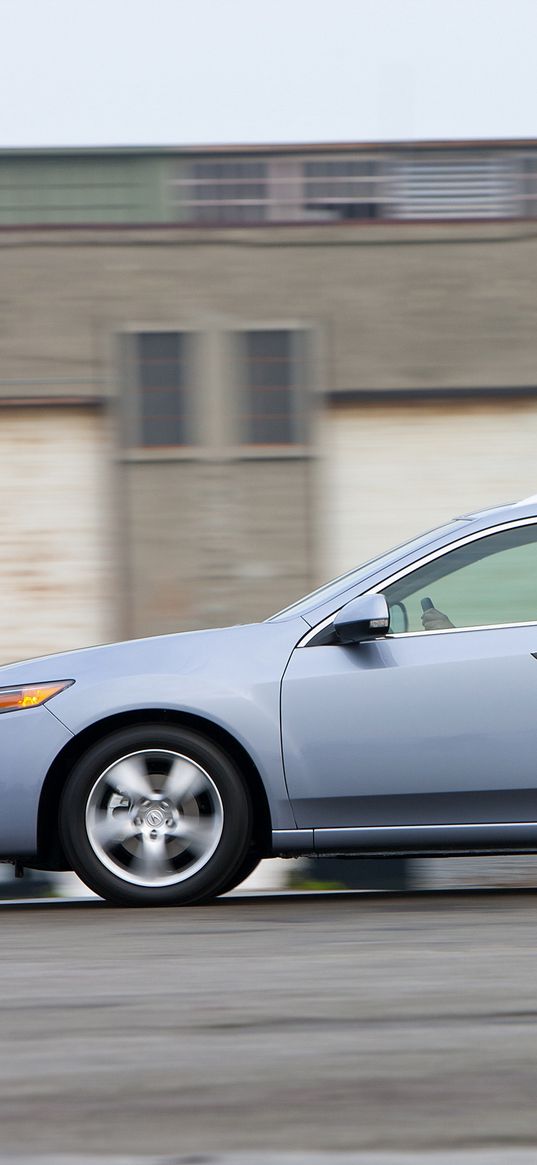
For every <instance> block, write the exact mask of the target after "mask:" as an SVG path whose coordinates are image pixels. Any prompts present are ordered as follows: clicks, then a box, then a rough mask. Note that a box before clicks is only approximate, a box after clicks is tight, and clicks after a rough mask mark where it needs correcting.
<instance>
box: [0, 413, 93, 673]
mask: <svg viewBox="0 0 537 1165" xmlns="http://www.w3.org/2000/svg"><path fill="white" fill-rule="evenodd" d="M107 460H108V454H107V448H106V436H105V430H104V426H103V420H102V417H101V416H100V414H98V413H96V412H94V411H92V410H87V409H83V410H82V409H77V410H69V409H63V408H62V409H49V410H47V409H35V410H29V409H2V410H0V496H1V498H2V523H1V527H2V537H1V552H0V595H1V596H2V601H1V603H0V663H8V662H10V661H12V660H16V659H21V658H30V657H31V656H33V655H41V654H47V653H49V652H53V651H65V650H69V649H70V648H76V647H79V646H82V645H85V644H92V643H98V642H100V641H102V640H105V639H107V638H109V637H110V633H111V629H112V626H113V619H112V618H111V614H112V607H113V594H112V562H111V552H110V540H109V538H108V520H107V508H106V507H107V489H106V479H107V470H106V463H107ZM51 678H52V679H54V678H55V677H54V676H52V677H51Z"/></svg>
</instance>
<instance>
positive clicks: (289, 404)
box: [240, 330, 305, 445]
mask: <svg viewBox="0 0 537 1165" xmlns="http://www.w3.org/2000/svg"><path fill="white" fill-rule="evenodd" d="M302 349H303V334H302V333H300V332H292V331H270V330H263V331H252V332H246V333H245V335H244V368H245V376H244V392H243V406H242V411H241V416H240V425H241V440H242V443H243V444H247V445H294V444H301V443H303V441H304V440H305V435H304V434H305V416H304V399H305V392H304V388H305V386H304V359H303V351H302Z"/></svg>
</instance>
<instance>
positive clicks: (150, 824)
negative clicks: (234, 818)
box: [86, 749, 224, 888]
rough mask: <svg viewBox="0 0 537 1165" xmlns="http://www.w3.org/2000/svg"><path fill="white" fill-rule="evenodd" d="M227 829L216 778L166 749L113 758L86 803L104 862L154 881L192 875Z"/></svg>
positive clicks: (137, 879) (140, 881)
mask: <svg viewBox="0 0 537 1165" xmlns="http://www.w3.org/2000/svg"><path fill="white" fill-rule="evenodd" d="M223 828H224V810H223V806H222V801H221V798H220V794H219V792H218V789H217V787H216V785H215V783H214V781H213V780H212V778H211V777H210V776H209V774H208V773H207V772H206V771H205V769H203V768H202V767H201V765H199V764H198V763H197V761H193V760H192V759H191V758H190V757H187V756H183V755H182V754H181V753H177V752H169V751H167V750H166V749H147V750H144V751H141V752H135V753H130V754H129V755H128V756H123V757H121V758H120V759H119V760H117V761H114V763H113V764H112V765H110V767H109V768H107V769H106V770H105V772H104V773H102V774H101V776H100V777H98V779H97V780H96V782H95V784H94V786H93V788H92V790H91V793H90V795H89V798H88V802H87V806H86V832H87V835H88V840H89V843H90V845H91V847H92V849H93V851H94V853H95V854H96V855H97V857H98V858H99V860H100V861H101V862H102V864H103V865H104V866H106V868H107V869H108V870H110V871H111V873H113V874H115V875H116V877H118V878H121V879H123V881H126V882H131V883H134V884H135V885H138V886H147V887H148V888H149V887H159V886H173V885H175V884H176V883H177V882H183V881H185V879H186V878H191V877H192V876H193V874H196V873H197V872H198V870H201V869H202V868H203V866H205V865H206V864H207V862H208V861H209V859H210V858H211V857H212V855H213V854H214V852H215V850H216V848H217V846H218V843H219V841H220V838H221V836H222V831H223Z"/></svg>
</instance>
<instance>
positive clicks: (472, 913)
mask: <svg viewBox="0 0 537 1165" xmlns="http://www.w3.org/2000/svg"><path fill="white" fill-rule="evenodd" d="M536 920H537V893H536V892H535V891H533V892H528V893H525V892H506V893H494V892H489V893H482V894H477V893H468V892H460V893H457V894H449V895H448V894H445V893H444V894H443V893H436V894H426V895H417V894H416V895H411V894H408V895H400V896H396V895H389V896H388V895H381V894H378V895H373V894H368V895H364V894H354V893H347V894H330V895H324V896H321V895H308V896H303V895H297V894H295V895H289V896H281V897H277V896H273V897H270V896H259V897H252V896H248V897H247V896H243V897H228V898H226V899H222V900H221V901H220V902H218V903H217V904H216V905H214V906H210V907H204V908H191V909H187V910H155V911H138V910H124V911H120V910H116V909H112V908H110V907H107V906H105V905H104V904H102V903H100V902H98V901H88V902H84V903H71V902H69V903H65V904H63V903H54V902H51V903H47V902H44V903H43V904H41V905H35V906H25V905H23V904H17V905H13V906H11V905H3V906H0V934H1V948H0V950H1V955H0V980H1V981H0V1033H1V1036H0V1053H1V1054H0V1150H1V1154H6V1155H7V1159H9V1155H10V1153H15V1152H17V1153H21V1154H23V1153H26V1154H45V1153H46V1154H52V1156H54V1154H57V1153H60V1152H63V1153H76V1154H87V1155H88V1156H89V1155H93V1154H103V1155H106V1154H118V1155H124V1156H127V1155H131V1154H137V1155H140V1156H142V1155H144V1154H145V1155H148V1156H149V1155H150V1156H151V1157H156V1156H158V1155H174V1156H175V1155H177V1156H179V1155H181V1156H186V1155H188V1154H203V1153H207V1154H217V1153H222V1154H228V1153H231V1154H232V1155H233V1152H234V1151H241V1152H242V1153H243V1154H246V1156H245V1157H244V1160H247V1159H248V1154H249V1153H250V1154H251V1155H252V1159H253V1156H254V1153H255V1152H264V1153H266V1152H267V1151H278V1152H280V1153H282V1154H284V1153H289V1152H291V1151H299V1150H300V1151H302V1152H303V1153H305V1154H306V1155H307V1153H308V1152H312V1153H313V1152H314V1151H315V1152H317V1153H323V1152H326V1151H335V1150H341V1151H347V1152H350V1151H354V1152H357V1151H358V1150H363V1151H366V1150H368V1151H371V1150H377V1151H383V1152H386V1153H392V1152H396V1151H398V1152H401V1151H404V1152H412V1151H414V1150H421V1151H423V1152H425V1157H424V1158H423V1159H424V1160H425V1159H427V1154H428V1152H430V1151H432V1150H436V1151H440V1150H443V1151H447V1150H456V1149H457V1150H460V1149H465V1150H468V1149H478V1148H483V1149H486V1148H488V1147H492V1146H494V1147H495V1148H496V1149H497V1150H498V1149H500V1150H503V1151H504V1152H505V1160H506V1161H508V1160H509V1159H510V1156H509V1147H511V1148H512V1149H513V1150H514V1149H515V1148H518V1149H524V1148H525V1147H529V1146H537V1106H536V1096H537V937H536ZM524 1156H525V1155H524ZM242 1159H243V1158H241V1160H242ZM431 1159H432V1157H431ZM495 1159H496V1158H495ZM513 1159H514V1158H513ZM536 1159H537V1153H536ZM2 1160H4V1157H3V1156H2Z"/></svg>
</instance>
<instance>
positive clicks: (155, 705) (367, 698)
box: [0, 502, 537, 859]
mask: <svg viewBox="0 0 537 1165" xmlns="http://www.w3.org/2000/svg"><path fill="white" fill-rule="evenodd" d="M535 515H537V505H536V503H535V502H531V503H527V504H520V505H517V506H508V507H502V508H501V509H496V510H492V511H486V512H484V513H481V514H477V515H472V516H470V517H468V518H466V519H463V520H460V521H458V522H457V523H456V524H455V525H454V524H450V525H449V526H447V527H445V528H443V529H442V530H441V531H436V532H435V531H433V532H431V533H430V534H429V535H425V536H423V537H422V538H420V539H418V540H416V541H415V542H414V543H412V544H406V545H404V546H402V547H400V548H398V549H397V550H395V551H393V552H391V553H390V554H388V555H385V556H383V558H382V559H378V560H375V561H374V562H371V563H368V564H365V565H364V567H363V568H361V569H359V570H358V571H356V572H353V573H352V574H351V575H348V576H346V577H345V578H343V579H341V580H336V582H335V583H334V584H332V585H331V587H330V588H329V589H328V590H327V589H324V590H322V591H321V592H319V593H315V594H313V595H312V596H309V597H307V598H306V599H305V600H303V601H301V603H299V604H298V605H296V606H295V607H294V608H291V609H289V610H287V611H284V612H282V613H280V614H279V615H277V616H274V617H273V618H272V619H271V620H268V621H267V622H265V623H260V624H252V625H247V626H238V627H231V628H224V629H218V630H212V631H201V632H189V633H185V634H179V635H170V636H162V637H158V638H152V639H145V640H138V641H131V642H127V643H120V644H112V645H105V646H103V647H98V648H90V649H86V650H82V651H79V652H69V653H67V654H62V655H52V656H48V657H44V658H42V659H37V660H30V661H25V662H23V663H17V664H12V665H9V666H6V667H3V668H0V686H1V687H7V686H16V685H19V684H24V683H41V682H45V681H52V680H60V679H72V680H74V681H75V682H74V684H73V685H72V686H71V687H69V688H67V689H66V690H65V691H63V692H62V693H61V694H60V695H58V696H56V697H54V698H53V700H51V701H50V703H48V704H47V705H45V706H44V707H41V708H37V709H32V710H29V711H21V712H9V713H5V714H2V715H0V757H1V760H0V854H1V855H2V856H5V857H17V856H21V857H25V858H27V859H31V857H32V855H35V851H36V846H37V820H38V809H39V800H40V795H41V791H42V788H43V784H44V781H45V778H46V776H47V773H48V771H49V768H50V766H51V764H52V762H53V761H54V758H55V757H56V756H57V755H58V753H59V752H60V751H61V750H62V749H63V747H64V746H65V745H66V744H68V742H69V741H72V740H73V738H74V737H76V736H77V735H78V734H79V733H80V732H82V731H83V730H84V729H86V728H88V727H89V726H91V725H93V724H95V723H97V722H99V721H101V720H103V719H105V718H106V717H109V716H111V715H114V714H116V713H124V712H129V713H136V712H137V711H139V710H142V709H144V710H146V709H168V710H170V711H175V712H182V713H189V714H195V715H196V716H198V717H201V718H203V719H204V720H206V721H208V722H209V723H210V724H214V725H217V726H218V727H219V728H220V729H223V730H225V731H226V732H228V733H229V734H231V736H233V737H234V738H235V739H236V740H237V741H238V742H239V743H240V744H241V745H242V747H243V748H244V749H245V750H246V751H247V753H248V754H249V756H250V757H251V759H252V761H253V763H254V764H255V766H256V768H257V770H258V772H259V774H260V777H261V780H262V782H263V785H264V787H265V790H266V794H267V799H268V804H269V809H270V815H271V823H272V829H273V831H274V832H273V840H274V852H278V853H279V852H297V853H298V852H305V851H307V850H308V849H310V848H311V847H312V845H313V843H314V838H315V844H316V846H317V848H318V849H319V850H325V851H329V852H345V851H349V850H356V851H364V852H367V851H371V850H376V851H378V850H382V851H390V852H391V851H393V850H406V851H407V852H409V851H412V852H415V851H423V850H429V849H431V850H438V849H451V848H454V849H457V848H458V849H460V848H469V849H472V848H476V847H477V848H480V847H483V846H485V847H486V846H488V847H489V848H498V849H502V848H516V847H517V846H526V847H528V848H537V825H534V824H533V822H534V821H537V806H535V807H534V789H535V787H536V785H537V780H536V775H537V764H536V761H535V757H536V755H537V750H536V745H537V727H535V725H537V717H536V716H535V708H536V707H537V662H536V661H535V660H534V659H532V656H531V652H532V651H537V625H536V626H532V627H522V626H521V627H513V628H509V629H498V630H482V631H479V632H471V633H464V632H463V631H461V632H458V633H457V634H456V635H445V636H438V635H431V636H430V637H428V636H420V637H417V638H408V639H400V640H397V639H395V640H394V639H389V640H377V641H375V642H370V643H363V644H360V645H359V646H353V647H343V646H330V647H323V646H316V647H314V648H312V649H311V650H309V649H303V648H302V647H299V644H301V642H302V641H303V640H304V636H305V635H307V634H308V632H309V630H310V628H312V627H316V626H317V625H318V624H319V623H320V622H322V621H323V620H324V619H326V618H327V617H328V616H331V615H333V614H334V613H335V612H336V611H337V610H338V609H340V608H341V607H342V606H343V605H344V604H345V603H346V602H348V601H349V600H350V599H352V598H354V597H355V596H357V595H360V594H362V593H364V592H365V591H367V590H370V589H373V588H375V587H378V586H379V584H381V583H382V580H383V579H386V578H387V577H389V576H390V575H391V574H393V572H394V570H395V569H399V568H402V567H404V566H406V565H410V564H411V563H413V562H418V561H419V559H421V558H422V557H423V555H424V554H425V553H429V552H431V551H433V550H436V549H437V548H440V547H444V546H446V547H447V546H449V545H450V544H451V542H453V541H455V540H456V539H457V538H460V537H461V536H464V535H465V534H466V533H468V532H469V531H470V530H472V532H473V531H478V530H485V529H489V528H490V527H494V526H495V525H498V524H500V523H502V522H509V521H513V520H517V519H519V518H524V517H531V516H535ZM431 665H434V666H431ZM454 693H455V696H454ZM282 742H283V749H282ZM454 827H455V833H454V832H453V829H454ZM457 827H458V828H457ZM450 830H451V832H449V831H450Z"/></svg>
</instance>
